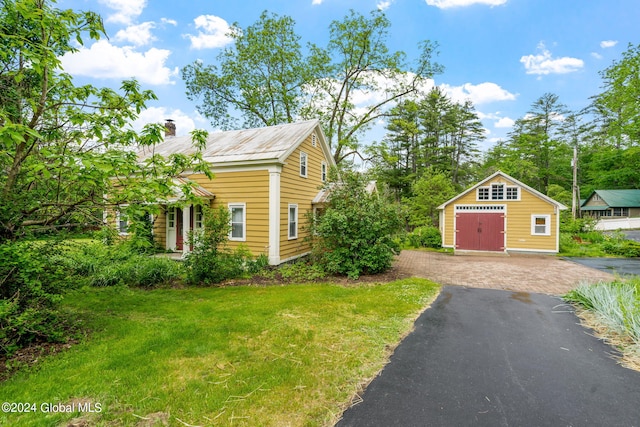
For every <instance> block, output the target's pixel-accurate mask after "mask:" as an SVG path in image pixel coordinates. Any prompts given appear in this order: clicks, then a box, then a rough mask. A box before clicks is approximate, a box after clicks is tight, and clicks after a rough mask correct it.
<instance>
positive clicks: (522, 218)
mask: <svg viewBox="0 0 640 427" xmlns="http://www.w3.org/2000/svg"><path fill="white" fill-rule="evenodd" d="M498 182H500V183H506V184H507V185H508V186H510V185H516V184H515V183H513V182H511V181H509V180H508V179H506V178H504V177H502V176H496V177H495V178H494V179H492V180H491V181H487V182H486V183H483V184H482V186H483V187H484V186H490V185H491V184H492V183H498ZM467 204H468V205H504V206H506V207H507V209H506V210H507V212H506V229H505V230H506V235H507V238H506V243H507V250H514V249H516V250H517V249H525V250H533V251H556V239H557V226H558V221H559V219H560V218H559V215H557V214H556V213H555V206H554V205H552V204H550V203H549V202H547V201H546V200H543V199H541V198H540V197H538V196H536V195H534V194H533V193H530V192H529V191H527V190H526V189H524V188H522V187H520V200H499V201H498V200H497V201H478V200H476V189H473V190H472V191H470V192H469V193H467V194H466V195H464V196H462V197H460V198H458V199H456V200H453V201H452V202H450V203H449V204H448V205H447V206H446V207H445V221H444V227H443V229H444V233H443V235H444V236H443V237H444V238H443V246H446V247H453V245H454V235H455V232H454V217H455V215H454V206H455V205H467ZM531 215H550V218H551V223H550V231H551V234H550V235H549V236H537V235H532V234H531Z"/></svg>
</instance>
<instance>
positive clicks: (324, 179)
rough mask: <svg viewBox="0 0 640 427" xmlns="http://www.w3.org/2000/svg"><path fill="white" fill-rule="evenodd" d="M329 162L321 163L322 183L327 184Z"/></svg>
mask: <svg viewBox="0 0 640 427" xmlns="http://www.w3.org/2000/svg"><path fill="white" fill-rule="evenodd" d="M327 170H328V169H327V162H325V161H323V162H322V163H320V179H321V180H322V182H327Z"/></svg>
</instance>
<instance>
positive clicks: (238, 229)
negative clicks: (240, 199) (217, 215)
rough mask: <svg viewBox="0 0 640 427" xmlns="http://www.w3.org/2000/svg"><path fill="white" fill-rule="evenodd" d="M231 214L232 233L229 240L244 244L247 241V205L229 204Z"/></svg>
mask: <svg viewBox="0 0 640 427" xmlns="http://www.w3.org/2000/svg"><path fill="white" fill-rule="evenodd" d="M229 212H230V213H231V233H230V234H229V240H237V241H241V242H244V241H245V240H246V239H247V235H246V223H247V207H246V204H245V203H229Z"/></svg>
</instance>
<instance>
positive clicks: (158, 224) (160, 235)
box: [153, 206, 167, 249]
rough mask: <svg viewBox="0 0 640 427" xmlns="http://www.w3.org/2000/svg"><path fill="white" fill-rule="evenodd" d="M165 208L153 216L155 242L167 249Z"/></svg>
mask: <svg viewBox="0 0 640 427" xmlns="http://www.w3.org/2000/svg"><path fill="white" fill-rule="evenodd" d="M165 212H166V210H165V207H164V206H161V207H160V212H159V213H158V214H156V215H154V216H153V241H154V243H156V244H157V245H158V246H159V247H161V248H162V249H164V248H166V247H167V216H166V214H165Z"/></svg>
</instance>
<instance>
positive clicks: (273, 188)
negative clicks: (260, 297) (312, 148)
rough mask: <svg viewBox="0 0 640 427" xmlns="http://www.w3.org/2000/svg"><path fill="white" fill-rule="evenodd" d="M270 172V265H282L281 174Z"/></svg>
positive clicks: (273, 170)
mask: <svg viewBox="0 0 640 427" xmlns="http://www.w3.org/2000/svg"><path fill="white" fill-rule="evenodd" d="M281 171H282V168H281V167H276V168H274V169H270V170H269V264H270V265H278V264H280V172H281Z"/></svg>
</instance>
